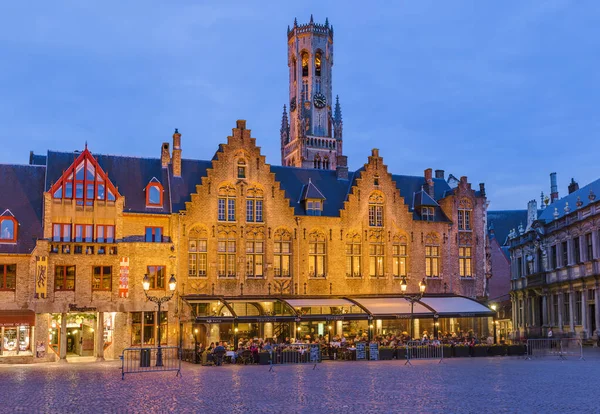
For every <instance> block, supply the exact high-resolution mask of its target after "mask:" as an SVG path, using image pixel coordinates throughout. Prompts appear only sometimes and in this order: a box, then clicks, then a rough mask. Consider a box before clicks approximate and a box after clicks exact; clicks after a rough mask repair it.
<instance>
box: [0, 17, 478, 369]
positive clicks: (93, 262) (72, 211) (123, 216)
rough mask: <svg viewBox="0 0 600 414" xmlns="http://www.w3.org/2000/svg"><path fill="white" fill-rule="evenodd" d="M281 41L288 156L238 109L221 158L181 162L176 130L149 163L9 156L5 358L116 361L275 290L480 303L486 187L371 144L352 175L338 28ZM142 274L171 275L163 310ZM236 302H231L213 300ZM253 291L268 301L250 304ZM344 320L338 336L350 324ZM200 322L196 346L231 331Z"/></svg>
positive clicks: (311, 29) (1, 293) (1, 296)
mask: <svg viewBox="0 0 600 414" xmlns="http://www.w3.org/2000/svg"><path fill="white" fill-rule="evenodd" d="M288 44H289V66H290V96H291V98H290V123H289V125H288V122H287V121H286V118H287V116H286V115H285V114H284V122H283V125H282V135H281V149H282V164H283V165H282V166H274V165H270V164H268V163H267V162H266V159H265V157H264V156H263V155H262V154H261V152H260V147H258V146H257V145H256V141H255V138H253V137H252V136H251V133H250V130H249V129H247V128H246V122H245V121H242V120H240V121H237V123H236V126H235V128H234V129H233V132H232V134H231V136H229V137H227V140H226V142H224V143H223V144H221V145H220V146H219V147H218V149H217V151H216V152H215V154H214V156H213V157H212V158H210V159H204V160H202V159H199V160H198V159H183V158H182V148H183V145H182V136H181V134H180V133H179V132H178V131H177V130H176V131H175V133H174V134H173V141H172V149H171V148H170V147H171V145H170V143H163V144H162V145H161V147H160V154H158V153H157V157H156V158H135V157H128V156H116V155H103V154H94V153H92V152H91V151H90V150H88V148H87V146H86V147H85V148H83V149H82V151H81V152H75V153H67V152H56V151H48V152H47V153H46V154H44V155H36V154H33V153H32V154H31V156H30V163H29V165H26V166H20V165H0V176H1V177H2V179H0V192H1V194H2V195H3V196H2V198H1V199H0V212H2V214H1V215H0V271H1V273H0V277H1V279H0V282H1V285H0V326H2V331H1V332H0V334H1V335H2V337H3V340H2V343H3V344H5V345H3V347H2V349H1V350H0V354H2V355H3V356H4V357H7V356H9V357H17V356H18V354H20V355H29V356H31V357H34V358H36V359H38V360H46V359H54V358H55V357H56V358H58V357H60V358H61V359H64V358H65V357H66V356H67V354H77V355H96V356H98V357H110V358H112V357H116V356H117V355H119V354H120V352H122V350H123V349H124V348H125V347H129V346H140V345H155V344H157V343H158V341H160V342H161V343H164V344H172V345H176V344H183V343H184V342H186V341H189V340H190V337H191V336H192V335H193V334H192V327H193V326H197V325H194V321H196V322H197V319H194V318H195V317H197V316H198V315H199V314H200V313H203V312H204V314H205V315H206V314H208V315H212V316H216V317H222V318H224V319H223V321H225V320H227V318H228V317H230V316H231V315H232V314H238V315H242V312H245V313H244V314H243V315H248V316H249V315H254V314H264V315H273V314H275V313H276V312H277V309H276V308H275V307H274V305H273V303H272V302H273V301H272V300H271V299H269V298H273V297H274V296H275V295H277V297H279V298H285V297H287V298H295V299H294V300H296V301H297V300H299V299H298V298H303V297H306V298H308V297H315V296H318V297H340V296H345V295H356V294H361V295H368V296H369V297H371V299H369V300H372V301H375V302H373V303H374V306H375V305H376V304H377V303H379V302H378V299H377V298H379V297H381V298H384V297H389V296H390V295H392V296H393V295H400V294H401V293H402V289H401V284H402V283H406V284H407V285H408V289H407V290H408V291H409V292H416V291H418V290H419V287H418V286H419V283H420V282H426V283H427V292H428V294H433V295H436V294H438V295H441V296H444V295H449V296H452V295H459V296H461V297H465V296H466V297H470V298H477V299H481V298H484V297H485V296H486V289H487V281H488V279H489V277H490V267H489V259H490V257H489V249H488V245H487V237H486V208H487V199H486V196H485V188H484V185H483V184H480V185H479V187H478V188H477V189H473V188H472V187H471V184H470V183H469V182H468V180H467V177H461V178H460V179H458V180H456V183H455V184H453V185H451V184H449V181H447V180H446V179H445V177H444V172H443V171H441V170H436V171H435V175H434V173H433V171H432V169H430V168H427V169H425V170H424V174H423V175H421V176H410V175H397V174H394V173H392V172H391V171H390V170H389V168H388V166H387V165H386V164H385V163H384V159H383V158H382V156H381V155H380V154H379V151H378V150H377V149H373V150H372V151H371V155H370V156H368V157H367V159H366V160H365V162H364V165H363V166H362V167H361V168H360V169H358V170H356V171H349V170H348V167H347V164H346V161H345V158H344V156H343V155H342V143H341V140H342V128H341V111H340V109H339V104H338V103H337V102H336V105H335V107H334V108H333V111H332V109H331V100H332V94H331V67H332V65H333V28H332V27H330V26H329V24H328V22H326V23H325V24H324V25H317V24H315V23H314V22H312V19H311V22H310V23H309V24H308V25H303V26H299V25H297V24H294V28H293V29H290V30H289V31H288ZM294 102H296V103H295V104H294V105H292V104H293V103H294ZM157 152H158V151H157ZM145 275H148V279H149V283H150V292H151V293H152V294H155V295H162V294H168V293H169V292H168V283H167V282H168V280H169V277H170V275H174V276H175V278H176V280H177V287H176V290H175V296H174V299H173V300H172V301H170V302H168V304H167V306H166V307H165V312H163V313H162V314H161V315H158V314H157V313H156V311H155V310H156V309H155V305H154V304H153V303H152V302H149V301H148V300H146V296H145V294H144V291H143V289H142V280H143V278H144V277H145ZM204 296H207V297H210V298H211V300H205V301H203V300H198V298H202V297H204ZM234 296H235V297H237V298H238V299H236V300H235V301H234V302H235V303H233V304H231V305H227V306H226V307H224V306H223V303H222V301H221V299H220V298H226V297H234ZM246 297H247V298H260V299H255V300H254V302H255V303H253V304H252V306H250V305H249V304H248V305H247V304H244V305H243V307H244V309H241V307H242V305H240V302H241V299H240V298H246ZM373 298H374V299H373ZM192 299H194V300H196V302H194V300H192ZM339 300H340V301H341V300H342V299H339ZM382 300H383V299H382ZM386 300H387V301H388V302H389V301H391V299H386ZM211 301H212V302H211ZM431 301H432V303H433V302H435V300H434V299H431ZM213 302H214V305H213ZM392 302H393V301H392ZM298 303H299V302H298ZM344 303H345V302H344ZM348 303H350V302H348ZM382 303H383V302H382ZM393 303H396V302H393ZM436 303H437V302H436ZM200 305H203V306H200ZM204 305H207V306H204ZM213 306H214V307H213ZM352 306H355V305H352ZM432 306H433V305H431V306H429V305H423V312H426V311H427V312H429V311H432ZM207 307H208V308H209V309H208V310H207V309H206V308H207ZM210 308H212V309H210ZM250 308H251V310H250ZM361 308H362V310H360V312H363V313H364V312H366V311H367V310H366V308H365V307H361ZM300 309H301V305H298V310H300ZM470 309H471V310H467V312H471V313H465V314H464V315H463V314H462V313H460V312H459V311H456V310H454V311H452V312H454V313H453V315H454V317H451V318H449V319H448V320H447V321H446V322H445V323H447V326H445V327H444V329H445V330H448V331H449V330H455V329H457V330H458V329H466V324H467V322H464V321H463V319H464V318H463V316H464V317H467V316H472V315H473V313H472V312H474V311H473V308H472V307H471V308H470ZM291 312H296V310H294V309H292V310H291ZM461 315H462V316H461ZM388 316H389V315H388ZM433 316H435V318H437V317H438V314H437V313H436V314H435V315H433V313H432V317H433ZM486 316H489V315H487V314H486ZM370 318H371V316H369V318H367V317H366V314H365V323H368V321H369V320H370ZM299 319H300V318H297V320H299ZM342 319H343V318H342V317H338V319H337V320H338V323H339V325H338V324H336V325H335V326H334V327H333V329H334V330H335V331H337V332H339V333H342V332H343V331H344V330H345V329H354V328H353V327H354V325H352V326H350V325H348V326H346V325H344V324H343V323H342ZM396 320H397V319H396ZM431 321H434V319H431ZM213 322H214V321H213ZM344 323H345V322H344ZM393 323H396V322H393ZM393 323H392V322H389V323H388V322H385V321H383V322H382V321H381V320H378V321H377V324H376V325H374V326H375V327H374V329H376V330H377V331H378V332H383V331H385V330H386V329H392V328H386V326H390V327H391V326H392V324H393ZM428 323H429V322H428ZM431 323H433V322H431ZM269 324H270V322H269V323H267V324H265V326H261V327H260V328H256V327H255V326H254V325H252V324H250V323H248V324H246V325H247V326H246V327H245V328H242V327H241V325H237V322H236V327H235V332H236V333H237V332H238V327H239V330H240V332H242V331H243V330H244V329H245V332H246V334H248V335H250V334H260V335H261V336H270V335H275V334H276V332H275V327H273V326H270V325H269ZM459 324H463V325H462V328H459V327H458V326H459ZM201 325H202V326H201V328H202V335H203V337H202V339H201V341H206V340H211V339H212V340H214V339H218V338H219V337H221V338H223V337H225V336H226V335H227V333H228V332H233V325H228V326H225V327H223V326H221V327H218V326H217V327H216V328H215V325H210V322H207V323H203V324H201ZM159 326H160V327H162V328H163V329H162V332H161V337H160V338H158V327H159ZM437 326H438V325H437V322H436V325H435V328H433V329H434V330H435V329H437ZM300 328H301V327H300V326H298V330H300ZM480 328H481V325H480ZM215 329H216V331H215ZM256 329H260V331H256ZM294 329H296V328H294ZM319 329H320V328H319ZM330 329H331V328H330ZM440 329H442V327H440ZM485 329H487V328H485ZM183 345H185V344H183Z"/></svg>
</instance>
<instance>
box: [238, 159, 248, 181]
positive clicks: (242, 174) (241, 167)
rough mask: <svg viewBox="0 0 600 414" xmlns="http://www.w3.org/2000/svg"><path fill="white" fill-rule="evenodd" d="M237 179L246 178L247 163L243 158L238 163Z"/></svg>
mask: <svg viewBox="0 0 600 414" xmlns="http://www.w3.org/2000/svg"><path fill="white" fill-rule="evenodd" d="M237 178H246V161H245V160H244V159H243V158H240V159H239V160H238V162H237Z"/></svg>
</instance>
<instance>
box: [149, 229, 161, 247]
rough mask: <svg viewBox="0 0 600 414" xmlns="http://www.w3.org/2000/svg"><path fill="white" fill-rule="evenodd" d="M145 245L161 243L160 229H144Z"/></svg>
mask: <svg viewBox="0 0 600 414" xmlns="http://www.w3.org/2000/svg"><path fill="white" fill-rule="evenodd" d="M145 240H146V243H162V227H146V239H145Z"/></svg>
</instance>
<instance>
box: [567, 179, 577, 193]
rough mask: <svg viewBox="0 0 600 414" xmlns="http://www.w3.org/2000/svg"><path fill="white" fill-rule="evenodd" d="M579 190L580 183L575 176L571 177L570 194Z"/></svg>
mask: <svg viewBox="0 0 600 414" xmlns="http://www.w3.org/2000/svg"><path fill="white" fill-rule="evenodd" d="M577 190H579V184H577V182H576V181H575V179H574V178H571V184H569V194H571V193H574V192H575V191H577Z"/></svg>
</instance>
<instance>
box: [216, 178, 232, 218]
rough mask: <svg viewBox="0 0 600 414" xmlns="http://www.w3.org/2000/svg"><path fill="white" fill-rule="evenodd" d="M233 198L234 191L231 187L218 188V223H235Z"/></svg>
mask: <svg viewBox="0 0 600 414" xmlns="http://www.w3.org/2000/svg"><path fill="white" fill-rule="evenodd" d="M235 196H236V190H235V187H233V186H232V185H229V184H227V185H223V186H221V187H220V188H219V198H218V206H217V217H218V220H219V221H235Z"/></svg>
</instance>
